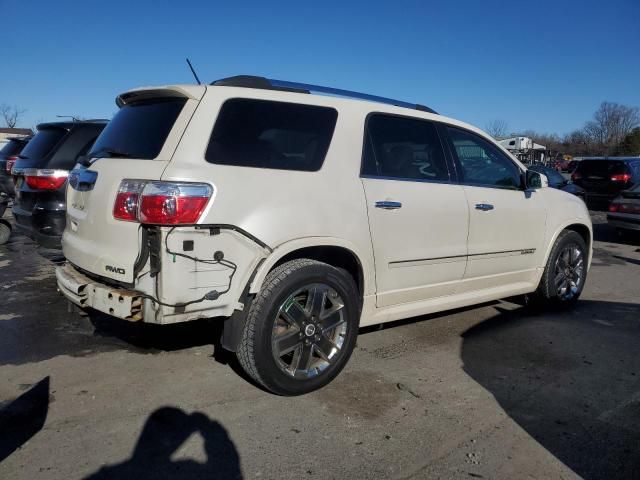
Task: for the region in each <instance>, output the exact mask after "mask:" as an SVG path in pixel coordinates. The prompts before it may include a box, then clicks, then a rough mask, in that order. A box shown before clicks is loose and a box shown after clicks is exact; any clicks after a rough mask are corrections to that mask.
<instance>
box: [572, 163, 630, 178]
mask: <svg viewBox="0 0 640 480" xmlns="http://www.w3.org/2000/svg"><path fill="white" fill-rule="evenodd" d="M578 171H579V172H580V173H582V174H583V175H616V174H621V173H628V169H627V164H626V163H625V162H622V161H620V160H582V161H581V162H580V164H579V165H578Z"/></svg>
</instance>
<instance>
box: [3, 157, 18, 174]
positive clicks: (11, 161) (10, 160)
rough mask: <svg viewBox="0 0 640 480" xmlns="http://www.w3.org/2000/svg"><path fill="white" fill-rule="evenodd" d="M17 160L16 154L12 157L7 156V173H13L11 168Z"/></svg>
mask: <svg viewBox="0 0 640 480" xmlns="http://www.w3.org/2000/svg"><path fill="white" fill-rule="evenodd" d="M16 160H18V157H16V156H15V155H11V156H10V157H7V163H6V165H5V168H6V170H7V173H9V174H10V173H11V169H12V168H13V165H14V164H15V163H16Z"/></svg>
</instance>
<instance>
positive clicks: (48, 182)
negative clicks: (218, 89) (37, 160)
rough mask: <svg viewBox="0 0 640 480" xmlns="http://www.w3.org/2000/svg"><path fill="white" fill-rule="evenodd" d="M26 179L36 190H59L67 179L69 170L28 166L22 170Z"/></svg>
mask: <svg viewBox="0 0 640 480" xmlns="http://www.w3.org/2000/svg"><path fill="white" fill-rule="evenodd" d="M22 174H23V175H24V181H25V182H26V183H27V185H29V187H31V188H33V189H35V190H57V189H58V188H60V187H61V186H62V185H64V182H66V181H67V177H68V176H69V172H68V171H67V170H51V169H35V168H27V169H25V170H23V171H22Z"/></svg>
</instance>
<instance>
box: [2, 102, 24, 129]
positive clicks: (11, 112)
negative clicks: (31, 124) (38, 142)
mask: <svg viewBox="0 0 640 480" xmlns="http://www.w3.org/2000/svg"><path fill="white" fill-rule="evenodd" d="M25 112H26V110H24V109H21V108H18V107H17V106H15V105H13V106H11V105H7V104H6V103H3V104H2V105H0V115H2V117H3V118H4V123H5V124H6V126H7V127H9V128H14V127H15V126H16V125H17V124H18V120H19V119H20V116H21V115H22V114H23V113H25Z"/></svg>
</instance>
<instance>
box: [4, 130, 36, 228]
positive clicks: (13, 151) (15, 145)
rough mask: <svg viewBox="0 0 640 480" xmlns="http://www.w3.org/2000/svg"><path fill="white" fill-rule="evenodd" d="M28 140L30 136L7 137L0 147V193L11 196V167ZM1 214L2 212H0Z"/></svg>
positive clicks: (12, 191)
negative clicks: (0, 147)
mask: <svg viewBox="0 0 640 480" xmlns="http://www.w3.org/2000/svg"><path fill="white" fill-rule="evenodd" d="M29 140H31V136H28V137H13V138H9V139H8V141H7V143H5V145H4V146H3V147H2V149H0V195H3V196H5V197H13V195H14V189H13V179H12V178H11V167H13V164H14V162H15V161H16V160H17V159H18V154H19V153H20V152H21V151H22V149H23V148H24V147H25V145H26V144H27V143H29ZM0 201H1V199H0ZM1 216H2V214H0V217H1Z"/></svg>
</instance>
